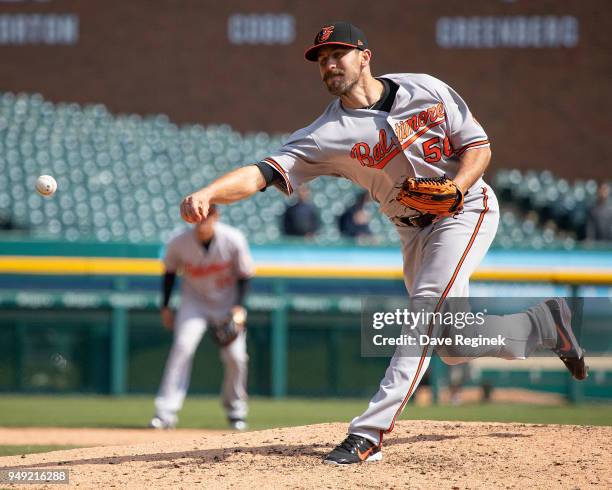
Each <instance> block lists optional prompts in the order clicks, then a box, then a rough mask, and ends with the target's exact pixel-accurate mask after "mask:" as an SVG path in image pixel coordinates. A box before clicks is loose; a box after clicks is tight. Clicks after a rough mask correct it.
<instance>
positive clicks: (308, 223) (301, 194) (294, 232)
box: [283, 185, 321, 237]
mask: <svg viewBox="0 0 612 490" xmlns="http://www.w3.org/2000/svg"><path fill="white" fill-rule="evenodd" d="M320 225H321V223H320V221H319V213H318V212H317V209H316V208H315V207H314V205H313V204H312V203H311V202H310V191H309V190H308V187H307V186H305V185H302V186H300V187H298V189H297V202H296V203H295V204H293V205H291V206H287V209H286V210H285V214H284V215H283V233H284V234H285V235H289V236H301V237H312V236H314V234H315V233H316V232H317V231H318V229H319V227H320Z"/></svg>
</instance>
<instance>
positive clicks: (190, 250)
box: [149, 206, 253, 430]
mask: <svg viewBox="0 0 612 490" xmlns="http://www.w3.org/2000/svg"><path fill="white" fill-rule="evenodd" d="M164 268H165V273H164V278H163V281H162V287H163V301H162V309H161V316H162V323H163V325H164V327H165V328H167V329H169V330H174V340H173V343H172V348H171V349H170V354H169V356H168V360H167V362H166V367H165V370H164V374H163V377H162V381H161V385H160V388H159V392H158V394H157V397H156V398H155V416H154V417H153V419H152V420H151V422H150V423H149V426H150V427H151V428H155V429H168V428H173V427H175V426H176V423H177V421H178V417H177V414H178V412H179V410H180V409H181V408H182V406H183V401H184V400H185V395H186V394H187V388H188V387H189V380H190V377H191V366H192V363H193V356H194V354H195V351H196V349H197V347H198V345H199V343H200V341H201V340H202V336H203V335H204V333H205V332H206V331H207V330H209V331H210V332H211V335H212V338H213V340H214V341H215V342H216V343H217V344H218V345H219V348H220V354H221V360H222V361H223V364H224V371H225V374H224V379H223V387H222V401H223V407H224V408H225V413H226V415H227V419H228V422H229V424H230V426H231V427H232V428H234V429H236V430H244V429H246V428H247V426H246V416H247V390H246V382H247V369H248V356H247V351H246V330H245V322H246V310H245V308H244V306H243V304H244V299H245V294H246V290H247V287H248V281H249V278H250V277H251V276H252V275H253V263H252V259H251V255H250V252H249V247H248V244H247V241H246V239H245V237H244V235H243V234H242V233H241V232H240V231H238V230H237V229H235V228H232V227H230V226H228V225H225V224H223V223H219V222H218V213H217V210H216V209H215V207H214V206H212V207H211V208H209V212H208V214H207V217H206V218H205V219H203V220H200V221H199V222H198V224H196V225H195V227H194V228H190V229H188V230H186V231H183V232H182V233H180V234H178V235H177V236H175V237H174V238H173V239H172V240H171V241H170V242H169V243H168V245H167V248H166V253H165V257H164ZM177 272H182V277H183V281H182V291H181V293H182V294H181V304H180V307H179V309H178V312H177V314H176V317H175V316H174V315H173V313H172V311H171V310H170V308H169V306H168V305H169V302H170V298H171V294H172V289H173V286H174V281H175V277H176V274H177Z"/></svg>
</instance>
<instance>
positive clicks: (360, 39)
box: [304, 21, 368, 61]
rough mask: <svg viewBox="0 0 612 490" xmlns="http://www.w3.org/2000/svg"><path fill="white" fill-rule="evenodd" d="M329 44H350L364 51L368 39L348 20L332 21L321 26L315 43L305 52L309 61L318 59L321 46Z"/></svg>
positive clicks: (305, 56)
mask: <svg viewBox="0 0 612 490" xmlns="http://www.w3.org/2000/svg"><path fill="white" fill-rule="evenodd" d="M329 44H337V45H339V46H349V47H351V48H357V49H360V50H361V51H363V50H364V49H366V48H367V47H368V40H367V39H366V37H365V34H364V33H363V31H362V30H361V29H359V27H357V26H354V25H353V24H349V23H348V22H342V21H338V22H332V23H331V24H327V25H325V26H324V27H322V28H321V30H320V31H319V32H318V33H317V35H316V36H315V39H314V43H313V45H312V46H310V47H309V48H308V49H307V50H306V52H305V53H304V58H306V59H307V60H308V61H317V53H318V51H319V48H320V47H322V46H327V45H329Z"/></svg>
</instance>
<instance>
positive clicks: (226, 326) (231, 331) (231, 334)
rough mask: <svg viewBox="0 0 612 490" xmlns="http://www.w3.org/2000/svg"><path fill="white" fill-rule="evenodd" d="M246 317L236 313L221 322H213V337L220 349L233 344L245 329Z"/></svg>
mask: <svg viewBox="0 0 612 490" xmlns="http://www.w3.org/2000/svg"><path fill="white" fill-rule="evenodd" d="M245 320H246V315H245V314H244V313H242V314H239V313H234V314H233V315H231V316H229V317H227V318H226V319H225V320H223V321H220V322H211V325H210V326H211V329H210V330H211V335H212V339H213V340H214V342H215V343H216V344H217V345H218V346H220V347H226V346H228V345H229V344H231V343H232V342H233V341H234V340H236V337H238V335H240V332H242V331H243V330H244V329H245Z"/></svg>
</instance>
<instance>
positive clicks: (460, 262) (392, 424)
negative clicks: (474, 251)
mask: <svg viewBox="0 0 612 490" xmlns="http://www.w3.org/2000/svg"><path fill="white" fill-rule="evenodd" d="M482 194H483V206H484V209H483V210H482V211H481V212H480V216H479V217H478V222H477V223H476V228H475V229H474V232H473V233H472V236H471V237H470V241H469V242H468V244H467V246H466V247H465V251H464V252H463V255H462V256H461V259H460V260H459V263H458V264H457V267H455V272H454V273H453V275H452V277H451V278H450V280H449V281H448V284H447V286H446V288H445V289H444V292H443V293H442V296H441V297H440V300H439V301H438V304H437V305H436V308H435V310H434V313H437V312H438V311H439V310H440V307H441V306H442V303H443V302H444V300H445V299H446V296H447V295H448V292H449V291H450V289H451V287H452V286H453V283H454V282H455V279H457V275H459V270H460V269H461V266H462V265H463V262H465V258H466V257H467V254H468V252H469V251H470V249H471V248H472V245H473V244H474V241H475V240H476V236H477V235H478V231H479V230H480V226H481V225H482V222H483V221H484V217H485V214H487V211H488V210H489V205H488V200H489V198H488V196H487V188H486V187H483V188H482ZM432 329H433V321H432V322H430V323H429V328H428V329H427V336H428V337H430V336H431V331H432ZM428 350H429V347H428V346H426V347H425V349H424V350H423V354H421V359H420V360H419V365H418V366H417V370H416V373H415V375H414V377H413V378H412V383H411V384H410V388H409V389H408V393H407V394H406V396H405V397H404V400H403V401H402V404H401V405H400V407H399V409H398V410H397V412H395V415H394V416H393V420H392V421H391V425H390V426H389V428H388V429H387V430H386V431H385V433H389V432H391V431H392V430H393V427H394V426H395V420H396V419H397V417H398V416H399V414H400V413H402V410H403V409H404V407H405V406H406V403H408V400H409V399H410V397H411V396H412V392H413V390H414V388H415V385H416V381H417V379H419V374H420V373H421V369H422V368H423V364H424V363H425V358H426V357H427V351H428Z"/></svg>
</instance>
